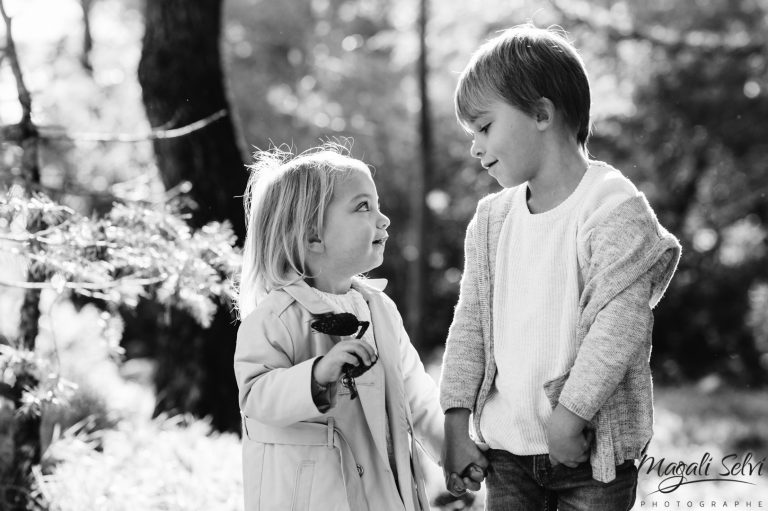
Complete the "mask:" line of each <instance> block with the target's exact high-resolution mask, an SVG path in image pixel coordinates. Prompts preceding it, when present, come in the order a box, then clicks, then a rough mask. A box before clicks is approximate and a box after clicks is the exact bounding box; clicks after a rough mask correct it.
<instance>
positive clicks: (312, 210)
mask: <svg viewBox="0 0 768 511" xmlns="http://www.w3.org/2000/svg"><path fill="white" fill-rule="evenodd" d="M254 160H255V162H254V163H253V165H250V166H249V168H250V170H251V175H250V177H249V179H248V185H247V186H246V188H245V194H244V195H243V204H244V207H245V221H246V237H245V246H244V249H243V266H242V272H241V276H240V282H239V293H238V298H237V307H238V310H239V315H240V318H244V317H245V316H247V315H248V314H249V313H250V312H252V311H253V309H254V308H255V307H256V305H257V303H258V302H259V300H261V299H263V298H264V296H266V294H267V293H268V292H270V291H272V290H273V289H277V288H280V287H284V286H286V285H289V284H292V283H294V282H296V281H298V280H300V279H302V278H304V277H307V276H308V275H307V267H306V260H307V244H308V241H309V238H310V236H311V235H312V234H316V235H320V234H322V232H323V221H324V218H325V210H326V208H327V207H328V204H329V203H330V202H331V199H332V198H333V190H334V187H335V186H336V183H338V182H339V180H340V179H343V178H344V177H345V176H346V175H347V174H348V173H349V172H350V171H351V170H353V169H359V170H365V171H368V167H367V166H366V165H365V164H364V163H363V162H362V161H360V160H357V159H354V158H352V157H350V156H349V146H348V145H347V144H345V145H342V144H340V143H336V142H327V143H325V144H323V145H322V146H319V147H315V148H312V149H309V150H308V151H305V152H303V153H300V154H298V155H294V154H292V153H291V152H290V151H288V150H284V149H280V148H272V149H269V150H267V151H257V152H256V153H255V154H254Z"/></svg>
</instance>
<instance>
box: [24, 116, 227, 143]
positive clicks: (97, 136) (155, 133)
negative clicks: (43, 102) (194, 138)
mask: <svg viewBox="0 0 768 511" xmlns="http://www.w3.org/2000/svg"><path fill="white" fill-rule="evenodd" d="M226 115H227V110H226V109H222V110H219V111H218V112H216V113H214V114H212V115H209V116H208V117H206V118H204V119H200V120H199V121H195V122H193V123H191V124H187V125H186V126H182V127H180V128H173V129H165V130H151V131H149V132H147V133H140V134H119V133H118V134H107V133H86V132H68V131H66V130H63V129H61V128H52V127H45V126H41V127H39V128H38V130H39V132H40V136H41V138H44V139H46V140H68V141H70V142H126V143H134V142H144V141H150V140H164V139H169V138H178V137H183V136H185V135H189V134H190V133H192V132H194V131H197V130H200V129H203V128H205V127H206V126H208V125H209V124H212V123H214V122H216V121H218V120H219V119H221V118H223V117H225V116H226Z"/></svg>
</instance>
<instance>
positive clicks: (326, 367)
mask: <svg viewBox="0 0 768 511" xmlns="http://www.w3.org/2000/svg"><path fill="white" fill-rule="evenodd" d="M376 359H377V357H376V353H375V352H374V351H373V347H372V346H371V345H370V344H368V343H367V342H365V341H360V340H357V339H353V340H348V341H340V342H338V343H336V345H335V346H334V347H333V348H331V349H330V351H328V353H326V354H325V355H323V356H322V357H320V358H319V359H318V360H317V362H316V363H315V366H314V368H313V369H312V376H313V377H314V378H315V381H316V382H317V383H319V384H321V385H327V384H329V383H333V382H335V381H338V379H339V378H341V373H342V367H343V366H344V364H351V365H353V366H357V365H359V364H361V363H362V364H365V365H366V366H369V365H371V364H373V363H374V362H375V361H376Z"/></svg>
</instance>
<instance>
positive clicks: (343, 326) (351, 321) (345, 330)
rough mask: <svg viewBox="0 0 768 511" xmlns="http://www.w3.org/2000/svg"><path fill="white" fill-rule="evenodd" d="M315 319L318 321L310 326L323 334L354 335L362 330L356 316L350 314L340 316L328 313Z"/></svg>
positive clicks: (345, 313)
mask: <svg viewBox="0 0 768 511" xmlns="http://www.w3.org/2000/svg"><path fill="white" fill-rule="evenodd" d="M315 317H316V318H317V319H315V321H313V322H312V323H311V324H310V326H311V327H312V328H313V329H314V330H317V331H318V332H320V333H321V334H328V335H352V334H354V333H355V332H357V329H358V328H360V321H358V320H357V318H356V317H355V315H354V314H350V313H349V312H342V313H340V314H334V313H333V312H326V313H325V314H318V315H317V316H315Z"/></svg>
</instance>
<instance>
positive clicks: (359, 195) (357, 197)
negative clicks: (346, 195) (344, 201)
mask: <svg viewBox="0 0 768 511" xmlns="http://www.w3.org/2000/svg"><path fill="white" fill-rule="evenodd" d="M372 198H373V197H371V196H370V195H368V194H367V193H358V194H357V195H355V196H354V197H352V198H351V199H349V202H355V201H356V200H359V199H372Z"/></svg>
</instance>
